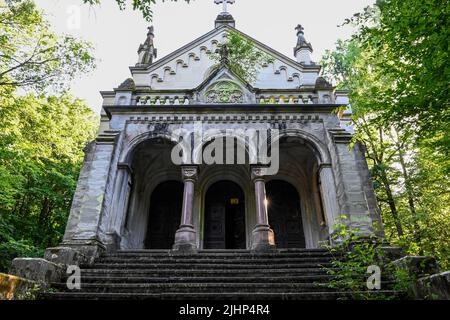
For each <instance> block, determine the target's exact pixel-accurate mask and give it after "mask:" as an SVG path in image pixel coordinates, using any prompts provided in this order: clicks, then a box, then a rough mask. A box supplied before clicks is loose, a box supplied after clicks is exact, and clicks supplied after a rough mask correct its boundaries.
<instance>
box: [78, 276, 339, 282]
mask: <svg viewBox="0 0 450 320" xmlns="http://www.w3.org/2000/svg"><path fill="white" fill-rule="evenodd" d="M330 280H331V276H329V275H326V274H323V275H304V276H284V275H281V276H259V277H258V276H253V275H251V276H250V275H249V276H241V277H238V276H235V275H230V276H228V277H223V276H221V277H204V276H187V277H183V276H176V275H173V276H172V275H170V276H166V277H148V276H147V277H146V276H144V277H143V276H135V275H132V276H130V275H129V274H122V276H117V275H111V276H104V275H94V276H92V275H89V276H86V275H84V274H83V275H82V278H81V281H82V282H83V283H164V282H165V283H175V282H178V283H261V282H265V283H301V282H310V283H315V282H329V281H330Z"/></svg>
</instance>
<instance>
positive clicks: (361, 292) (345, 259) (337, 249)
mask: <svg viewBox="0 0 450 320" xmlns="http://www.w3.org/2000/svg"><path fill="white" fill-rule="evenodd" d="M348 225H349V220H348V218H347V217H346V216H345V215H344V216H341V217H340V219H339V221H338V222H337V223H336V225H335V226H334V233H333V235H332V237H331V240H332V243H333V244H332V245H330V246H329V247H328V249H329V250H330V252H331V253H332V255H333V256H334V259H333V261H332V266H331V268H328V274H329V275H331V276H332V279H331V280H330V282H329V284H328V286H329V287H330V288H332V289H335V290H338V291H344V292H351V293H352V294H353V297H352V299H359V300H372V299H376V300H390V299H395V298H396V293H401V294H403V293H406V292H407V291H408V289H409V287H410V285H411V283H412V279H411V277H410V275H409V274H408V273H407V272H406V271H403V270H402V269H397V268H395V267H394V266H393V265H392V264H390V262H391V261H389V259H388V257H387V255H386V253H385V251H383V250H382V248H381V245H382V243H380V239H378V238H377V237H376V236H371V237H369V238H367V237H362V236H361V235H360V233H359V230H355V229H350V228H349V227H348ZM369 267H370V268H376V269H378V268H379V269H378V270H379V271H380V273H381V274H380V275H381V277H380V280H381V282H380V284H379V287H378V288H377V287H375V288H371V289H369V288H368V280H369V277H370V276H371V274H372V272H373V270H372V269H369ZM369 271H370V272H369ZM370 282H371V283H372V284H373V282H372V281H370ZM378 290H391V291H393V293H392V294H385V293H384V294H379V293H377V291H378ZM395 292H396V293H395Z"/></svg>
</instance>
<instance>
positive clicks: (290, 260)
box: [96, 257, 331, 265]
mask: <svg viewBox="0 0 450 320" xmlns="http://www.w3.org/2000/svg"><path fill="white" fill-rule="evenodd" d="M330 261H331V259H330V258H328V257H313V258H312V257H304V258H285V257H273V258H270V259H265V258H260V257H255V258H240V259H236V258H235V259H214V258H202V259H197V258H184V259H179V258H178V257H161V258H157V257H133V258H128V257H104V258H100V259H98V260H97V261H96V263H102V264H105V263H114V264H118V263H124V264H126V263H150V264H170V263H171V264H180V263H181V264H183V263H184V264H186V263H189V264H225V265H229V264H296V263H329V262H330Z"/></svg>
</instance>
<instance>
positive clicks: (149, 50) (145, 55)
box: [136, 26, 157, 67]
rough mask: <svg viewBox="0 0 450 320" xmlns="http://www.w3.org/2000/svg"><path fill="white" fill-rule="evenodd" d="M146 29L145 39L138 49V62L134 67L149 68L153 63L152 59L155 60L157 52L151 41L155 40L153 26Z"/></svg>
mask: <svg viewBox="0 0 450 320" xmlns="http://www.w3.org/2000/svg"><path fill="white" fill-rule="evenodd" d="M147 29H148V32H147V38H146V39H145V41H144V43H143V44H141V45H140V46H139V49H138V54H139V60H138V63H137V64H136V66H141V67H143V66H149V65H151V64H152V63H153V59H156V57H157V50H156V48H155V46H154V43H153V39H154V38H155V34H154V28H153V26H150V27H148V28H147Z"/></svg>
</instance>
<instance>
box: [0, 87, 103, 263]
mask: <svg viewBox="0 0 450 320" xmlns="http://www.w3.org/2000/svg"><path fill="white" fill-rule="evenodd" d="M1 100H2V103H1V104H0V118H1V119H2V121H1V122H0V181H1V189H0V190H1V191H0V270H2V271H6V270H7V267H8V264H9V262H10V260H11V259H12V258H14V257H16V256H38V255H41V254H42V250H43V249H44V248H46V247H49V246H54V245H56V244H58V243H59V242H60V241H61V239H62V235H63V233H64V228H65V224H66V220H67V217H68V211H69V208H70V204H71V200H72V195H73V192H74V189H75V186H76V181H77V176H78V172H79V169H80V165H81V163H82V160H83V152H82V149H83V147H84V146H85V144H86V143H87V142H88V141H89V140H91V139H92V138H93V137H94V135H95V128H96V122H97V120H96V117H95V116H94V114H93V112H92V111H91V110H90V109H89V108H88V107H87V106H86V105H85V104H84V102H83V101H81V100H77V99H75V98H73V97H71V96H70V95H67V94H63V95H61V96H50V97H44V96H40V97H35V96H33V95H31V94H30V95H25V96H14V95H11V96H9V97H5V96H3V97H2V99H1Z"/></svg>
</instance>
